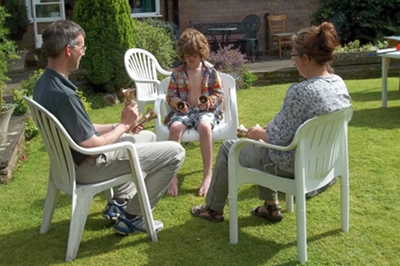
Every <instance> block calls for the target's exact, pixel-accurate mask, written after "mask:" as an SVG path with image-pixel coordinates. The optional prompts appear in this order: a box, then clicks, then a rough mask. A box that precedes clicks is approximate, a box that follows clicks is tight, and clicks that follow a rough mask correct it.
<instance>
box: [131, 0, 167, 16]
mask: <svg viewBox="0 0 400 266" xmlns="http://www.w3.org/2000/svg"><path fill="white" fill-rule="evenodd" d="M154 2H155V4H156V11H155V12H140V13H131V17H132V18H151V17H153V18H155V17H162V15H161V8H160V5H161V0H154Z"/></svg>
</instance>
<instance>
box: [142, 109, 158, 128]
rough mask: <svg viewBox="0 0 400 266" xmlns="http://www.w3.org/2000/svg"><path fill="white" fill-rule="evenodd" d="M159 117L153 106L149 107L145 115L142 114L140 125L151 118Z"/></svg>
mask: <svg viewBox="0 0 400 266" xmlns="http://www.w3.org/2000/svg"><path fill="white" fill-rule="evenodd" d="M156 118H157V114H156V112H154V110H153V109H151V108H147V111H146V113H145V114H144V115H142V114H141V115H140V118H139V125H142V124H144V123H147V122H149V121H150V120H153V119H156Z"/></svg>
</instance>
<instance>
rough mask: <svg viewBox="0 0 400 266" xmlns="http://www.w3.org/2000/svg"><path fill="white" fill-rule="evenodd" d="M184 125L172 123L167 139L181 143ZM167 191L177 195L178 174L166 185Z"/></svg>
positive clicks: (174, 195)
mask: <svg viewBox="0 0 400 266" xmlns="http://www.w3.org/2000/svg"><path fill="white" fill-rule="evenodd" d="M186 128H187V127H186V126H185V125H184V124H182V123H180V122H174V123H172V125H171V127H170V130H169V140H172V141H176V142H178V143H181V137H182V132H183V131H185V130H186ZM167 193H168V194H169V195H171V196H173V197H176V196H178V176H177V175H175V176H174V178H172V181H171V184H170V185H169V187H168V190H167Z"/></svg>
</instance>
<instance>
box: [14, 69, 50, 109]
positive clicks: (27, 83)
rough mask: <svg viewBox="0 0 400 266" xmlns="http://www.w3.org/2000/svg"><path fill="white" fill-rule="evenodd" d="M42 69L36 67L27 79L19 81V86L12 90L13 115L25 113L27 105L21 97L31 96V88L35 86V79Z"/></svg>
mask: <svg viewBox="0 0 400 266" xmlns="http://www.w3.org/2000/svg"><path fill="white" fill-rule="evenodd" d="M43 72H44V71H43V69H38V70H36V71H35V72H33V73H32V74H31V75H29V77H28V79H27V80H22V81H21V88H20V89H16V90H14V97H13V103H14V106H15V107H14V112H13V114H14V115H23V114H25V113H26V112H27V111H28V109H29V107H28V104H27V103H26V102H25V100H24V99H23V98H22V97H23V96H32V95H33V88H34V87H35V84H36V81H37V80H38V79H39V78H40V76H42V74H43Z"/></svg>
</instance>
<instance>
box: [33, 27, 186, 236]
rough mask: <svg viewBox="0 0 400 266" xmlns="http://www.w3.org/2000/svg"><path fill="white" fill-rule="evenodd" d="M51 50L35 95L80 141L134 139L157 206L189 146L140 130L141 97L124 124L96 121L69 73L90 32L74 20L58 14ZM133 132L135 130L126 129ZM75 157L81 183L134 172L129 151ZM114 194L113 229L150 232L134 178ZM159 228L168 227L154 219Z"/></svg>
mask: <svg viewBox="0 0 400 266" xmlns="http://www.w3.org/2000/svg"><path fill="white" fill-rule="evenodd" d="M42 38H43V46H44V49H45V51H46V53H47V55H48V62H47V63H48V65H47V67H46V69H45V72H44V73H43V75H42V76H41V77H40V78H39V80H38V81H37V83H36V85H35V88H34V92H33V99H34V100H35V101H37V102H38V103H39V104H41V105H42V106H43V107H45V108H46V109H47V110H48V111H50V112H51V113H52V114H53V115H54V116H55V117H57V119H58V120H59V121H60V122H61V124H62V125H63V126H64V127H65V129H66V130H67V131H68V133H69V135H70V136H71V137H72V139H73V140H74V141H75V142H76V143H78V144H79V145H80V146H82V147H85V148H92V147H98V146H103V145H107V144H111V143H114V142H120V141H131V142H133V143H135V146H136V149H137V152H138V155H139V160H140V165H141V167H142V170H143V171H145V172H146V173H147V176H146V180H145V183H146V188H147V192H148V195H149V200H150V205H151V208H152V209H153V208H154V207H155V206H156V204H157V202H158V201H159V200H160V199H161V197H162V196H163V195H164V193H165V191H166V189H167V188H168V186H169V185H170V183H171V180H172V178H173V176H174V175H175V174H176V173H177V172H178V169H179V168H180V167H181V165H182V163H183V161H184V157H185V150H184V149H183V148H182V146H181V145H179V144H178V143H176V142H172V141H165V142H155V141H156V137H155V135H154V133H152V132H150V131H141V130H142V129H143V127H142V126H141V125H139V124H138V118H139V116H140V114H139V112H138V108H137V105H136V103H134V102H125V106H124V108H123V110H122V113H121V120H120V123H119V124H113V125H111V124H108V125H99V124H92V122H91V121H90V118H89V116H88V114H87V112H86V111H85V109H84V107H83V104H82V102H81V100H80V98H79V97H78V95H77V93H76V90H77V88H76V86H75V85H74V84H73V83H72V82H71V81H69V80H68V76H69V74H70V73H71V72H72V71H74V70H76V69H78V67H79V62H80V60H81V58H82V56H83V55H85V51H86V48H87V47H86V46H85V32H84V30H83V29H82V28H81V27H80V26H79V25H78V24H76V23H75V22H73V21H70V20H59V21H56V22H54V23H52V24H50V25H49V26H48V27H47V28H46V29H45V31H44V32H43V35H42ZM128 132H133V133H134V134H135V135H133V134H125V133H128ZM72 156H73V158H74V161H75V163H76V179H77V180H76V181H77V182H78V183H82V184H89V183H94V182H99V181H103V180H107V179H110V178H113V177H115V176H119V175H122V174H126V173H130V172H131V168H130V165H129V159H128V156H127V154H126V152H125V151H115V152H109V153H104V154H100V155H98V156H97V157H94V156H87V155H84V154H80V153H78V152H75V151H72ZM114 192H115V193H114V194H115V195H114V198H113V199H112V200H111V201H110V202H109V203H108V204H107V206H106V209H105V211H104V213H103V216H104V217H105V218H107V219H111V220H116V223H115V225H114V231H116V232H117V233H119V234H123V235H128V234H132V233H138V232H145V231H146V228H145V225H144V221H143V218H142V215H141V209H140V204H139V199H138V197H137V195H135V194H136V193H135V192H136V189H135V186H134V184H133V183H132V182H129V183H126V184H123V185H121V186H119V187H117V188H115V189H114ZM155 228H156V230H161V229H162V228H163V223H162V222H161V221H155Z"/></svg>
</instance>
